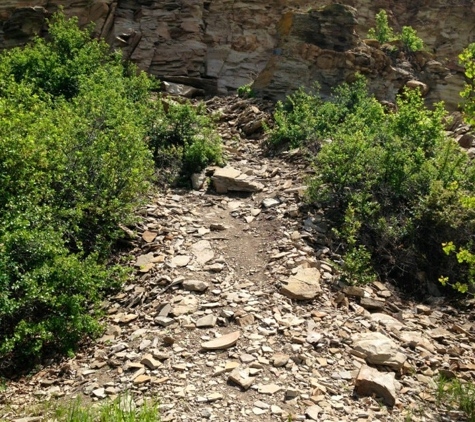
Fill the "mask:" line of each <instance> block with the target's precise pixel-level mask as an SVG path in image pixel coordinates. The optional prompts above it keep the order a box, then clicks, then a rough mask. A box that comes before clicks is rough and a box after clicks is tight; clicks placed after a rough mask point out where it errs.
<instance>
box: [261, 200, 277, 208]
mask: <svg viewBox="0 0 475 422" xmlns="http://www.w3.org/2000/svg"><path fill="white" fill-rule="evenodd" d="M262 205H263V207H264V208H272V207H275V206H277V205H280V201H279V200H278V199H277V198H266V199H264V200H263V201H262Z"/></svg>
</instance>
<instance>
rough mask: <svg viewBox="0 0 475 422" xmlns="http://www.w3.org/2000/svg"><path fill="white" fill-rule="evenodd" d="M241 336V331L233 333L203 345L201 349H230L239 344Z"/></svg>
mask: <svg viewBox="0 0 475 422" xmlns="http://www.w3.org/2000/svg"><path fill="white" fill-rule="evenodd" d="M240 336H241V332H240V331H233V332H232V333H229V334H225V335H224V336H221V337H218V338H215V339H214V340H210V341H207V342H206V343H202V344H201V347H202V348H203V349H205V350H219V349H228V348H229V347H232V346H234V345H235V344H236V343H237V341H238V339H239V337H240Z"/></svg>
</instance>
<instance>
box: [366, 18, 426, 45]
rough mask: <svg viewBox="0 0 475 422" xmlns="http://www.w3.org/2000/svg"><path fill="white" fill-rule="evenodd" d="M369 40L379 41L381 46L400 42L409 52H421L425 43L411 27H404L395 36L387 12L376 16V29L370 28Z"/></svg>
mask: <svg viewBox="0 0 475 422" xmlns="http://www.w3.org/2000/svg"><path fill="white" fill-rule="evenodd" d="M368 38H372V39H375V40H378V41H379V42H380V43H381V44H385V43H388V42H391V41H398V40H400V41H402V43H403V45H404V48H405V49H406V51H407V52H414V51H420V50H422V49H423V48H424V41H422V39H421V38H419V37H418V36H417V32H416V30H415V29H414V28H412V27H411V26H403V27H402V31H401V33H400V34H397V33H396V34H395V33H394V30H393V29H392V28H391V27H390V26H389V23H388V15H387V13H386V11H385V10H380V11H379V13H377V14H376V27H375V28H370V30H369V31H368Z"/></svg>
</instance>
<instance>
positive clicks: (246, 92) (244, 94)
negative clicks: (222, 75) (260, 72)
mask: <svg viewBox="0 0 475 422" xmlns="http://www.w3.org/2000/svg"><path fill="white" fill-rule="evenodd" d="M237 94H238V97H240V98H255V96H256V93H255V92H254V90H253V89H252V83H249V84H247V85H243V86H240V87H239V88H238V89H237Z"/></svg>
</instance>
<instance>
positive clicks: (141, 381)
mask: <svg viewBox="0 0 475 422" xmlns="http://www.w3.org/2000/svg"><path fill="white" fill-rule="evenodd" d="M150 380H151V377H149V376H148V375H139V376H138V377H136V378H135V379H134V381H133V382H134V385H140V384H145V383H147V382H150Z"/></svg>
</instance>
